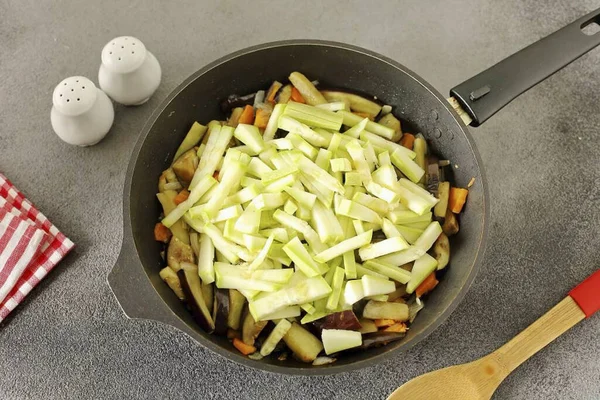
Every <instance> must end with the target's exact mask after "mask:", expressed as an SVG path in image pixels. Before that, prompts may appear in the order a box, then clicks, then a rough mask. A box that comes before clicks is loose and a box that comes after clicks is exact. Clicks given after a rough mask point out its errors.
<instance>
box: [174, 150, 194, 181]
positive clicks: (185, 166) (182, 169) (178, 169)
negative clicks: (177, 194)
mask: <svg viewBox="0 0 600 400" xmlns="http://www.w3.org/2000/svg"><path fill="white" fill-rule="evenodd" d="M197 167H198V156H197V155H196V151H195V150H194V149H190V150H188V151H186V152H185V153H183V154H182V155H181V156H180V157H179V158H178V159H177V160H175V162H174V163H173V166H172V168H173V172H174V173H175V175H177V178H179V181H180V182H181V183H183V184H184V185H186V186H187V185H189V183H190V182H191V181H192V178H194V172H195V171H196V168H197Z"/></svg>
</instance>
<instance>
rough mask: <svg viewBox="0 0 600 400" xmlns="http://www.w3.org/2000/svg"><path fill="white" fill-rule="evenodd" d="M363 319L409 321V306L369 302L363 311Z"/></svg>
mask: <svg viewBox="0 0 600 400" xmlns="http://www.w3.org/2000/svg"><path fill="white" fill-rule="evenodd" d="M363 318H368V319H393V320H394V321H408V306H407V305H406V304H403V303H388V302H383V301H376V300H369V302H368V303H367V305H366V306H365V309H364V310H363Z"/></svg>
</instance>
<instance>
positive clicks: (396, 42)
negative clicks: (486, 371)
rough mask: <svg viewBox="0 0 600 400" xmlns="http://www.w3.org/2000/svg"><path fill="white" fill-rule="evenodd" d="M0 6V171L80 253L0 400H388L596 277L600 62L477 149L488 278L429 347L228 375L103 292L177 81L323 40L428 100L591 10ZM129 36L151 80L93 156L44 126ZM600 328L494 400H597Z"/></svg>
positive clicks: (535, 95)
mask: <svg viewBox="0 0 600 400" xmlns="http://www.w3.org/2000/svg"><path fill="white" fill-rule="evenodd" d="M245 3H246V2H233V1H208V0H200V1H199V0H194V1H191V0H190V1H169V2H167V1H127V2H124V1H116V0H105V1H90V0H85V1H76V0H71V1H50V0H40V1H35V0H27V1H25V0H0V171H2V172H3V173H5V174H6V175H7V176H8V177H9V178H10V179H12V180H13V181H14V183H15V184H16V185H17V186H18V187H19V188H20V189H21V190H22V191H24V192H25V194H26V195H27V196H28V197H29V198H30V199H31V200H33V201H34V202H35V203H36V204H37V205H38V206H39V208H40V209H41V210H42V211H43V212H45V213H46V214H47V215H48V216H49V217H51V219H52V220H53V221H54V222H55V224H57V225H58V226H59V227H60V228H61V229H62V230H64V232H65V233H66V234H67V235H69V236H70V237H71V238H72V239H73V240H74V241H75V242H76V243H77V246H78V247H77V249H76V250H75V251H74V253H73V254H71V255H70V256H69V257H68V258H67V259H66V260H65V261H64V262H63V263H61V264H60V265H59V267H58V268H57V269H56V270H55V271H54V272H53V273H52V274H51V275H50V276H49V277H48V278H47V279H46V280H45V281H44V282H43V283H42V284H41V285H40V286H39V287H38V288H36V289H35V291H34V292H33V293H32V294H31V295H30V296H29V298H28V299H27V300H26V302H25V303H24V304H22V305H21V306H20V307H19V308H18V309H17V310H16V311H15V312H14V314H13V315H12V316H11V317H10V318H9V319H8V320H7V321H6V322H5V323H3V324H2V325H0V398H1V399H7V400H8V399H40V398H44V399H66V398H69V399H92V398H97V399H124V398H128V399H138V398H140V399H141V398H144V399H145V398H161V399H162V398H165V399H166V398H173V399H175V398H190V399H191V398H194V399H224V398H231V399H375V398H377V399H383V398H385V397H386V395H387V394H388V393H390V392H391V391H392V390H393V389H394V388H395V387H397V386H398V385H400V384H401V383H403V382H404V381H406V380H408V379H410V378H412V377H414V376H417V375H419V374H422V373H424V372H426V371H429V370H433V369H436V368H440V367H443V366H447V365H450V364H454V363H460V362H466V361H469V360H471V359H474V358H477V357H480V356H482V355H484V354H486V353H488V352H490V351H492V350H494V349H495V348H497V347H498V346H500V345H502V344H503V343H504V342H506V341H507V340H508V339H510V338H511V337H513V336H514V335H515V334H516V333H518V332H519V331H520V330H522V329H523V328H525V327H526V326H527V325H528V324H530V323H531V322H533V321H534V320H535V319H536V318H537V317H539V316H540V315H541V314H543V313H544V312H545V311H546V310H548V309H549V308H550V307H551V306H553V305H554V304H555V303H556V302H558V301H559V300H560V299H561V298H562V297H563V296H564V295H565V294H566V293H567V292H568V290H569V289H570V288H571V287H573V286H574V285H575V284H576V283H578V282H579V281H581V280H582V279H583V278H584V277H586V276H587V275H588V274H590V273H591V272H592V271H593V270H595V269H596V268H598V267H599V266H600V255H599V252H598V248H599V246H598V238H599V237H600V217H599V215H600V213H599V210H598V208H599V204H600V201H599V197H600V193H599V187H600V166H599V165H600V163H599V160H600V134H599V133H598V129H599V128H600V112H598V111H599V99H600V95H599V93H600V69H599V68H598V66H599V65H600V50H595V51H592V52H591V53H590V54H589V55H587V56H584V57H583V58H582V59H580V60H578V61H577V62H575V63H574V64H572V65H571V66H569V67H568V68H566V69H565V70H563V71H561V72H559V73H557V74H556V75H555V76H553V77H552V78H551V79H550V80H548V81H546V82H544V83H542V84H541V85H539V86H538V87H536V88H534V89H533V90H531V91H529V92H528V93H526V94H525V95H523V96H522V97H521V98H519V99H518V100H517V101H515V102H514V103H512V104H511V105H510V106H508V107H507V108H506V109H504V110H503V111H502V112H500V113H499V114H498V115H496V116H495V117H494V118H493V119H492V120H490V121H488V122H487V123H486V124H485V125H484V126H482V127H480V128H478V129H474V130H473V134H474V136H475V140H476V142H477V146H478V147H479V150H480V152H481V156H482V158H483V160H484V164H485V168H486V171H487V176H488V178H489V187H490V194H491V209H492V220H491V232H490V240H489V245H488V249H487V254H486V258H485V263H484V266H483V269H482V270H481V272H480V274H479V276H478V277H477V279H476V281H475V283H474V285H473V287H472V289H471V290H470V292H469V293H468V295H467V296H466V298H465V300H464V301H463V302H462V304H461V305H460V306H459V307H458V309H457V310H456V311H455V312H454V314H453V315H452V316H451V317H450V319H449V320H448V321H447V322H446V323H445V324H444V325H442V326H441V327H440V328H439V329H438V330H437V331H436V332H435V333H433V334H432V335H431V336H430V337H429V338H428V339H426V340H424V341H423V342H421V343H420V344H419V345H418V346H416V347H414V348H413V349H412V350H411V351H409V352H407V353H405V354H401V355H398V356H397V357H396V358H395V359H393V360H390V361H388V362H385V363H383V364H381V365H378V366H376V367H373V368H369V369H364V370H360V371H356V372H353V373H348V374H342V375H338V376H330V377H325V378H305V377H290V376H279V375H274V374H268V373H263V372H259V371H255V370H251V369H248V368H245V367H241V366H238V365H235V364H233V363H231V362H229V361H226V360H225V359H223V358H221V357H219V356H216V355H215V354H212V353H210V352H208V351H207V350H205V349H203V348H202V347H200V346H199V345H197V344H196V343H194V342H192V340H190V339H189V338H188V337H187V336H185V335H184V334H182V333H180V332H179V331H176V330H174V329H172V328H170V327H168V326H163V325H160V324H157V323H153V322H149V321H131V320H127V319H126V318H125V316H124V315H123V314H122V312H121V310H120V308H119V306H118V304H117V303H116V301H115V299H114V298H113V296H112V294H111V292H110V290H109V288H108V286H107V284H106V275H107V273H108V271H109V270H110V269H111V267H112V266H113V264H114V262H115V260H116V258H117V253H118V250H119V247H120V244H121V239H122V228H121V222H122V210H121V193H122V186H123V182H124V179H125V169H126V165H127V162H128V160H129V156H130V152H131V150H132V148H133V145H134V143H135V141H136V139H137V137H138V134H139V131H140V129H141V127H142V125H143V124H144V122H145V120H146V119H147V117H148V116H149V115H150V113H151V112H152V110H153V109H154V108H155V107H156V106H158V105H159V104H160V102H161V101H162V100H163V99H164V98H165V97H166V96H167V94H168V93H169V92H170V91H171V90H172V89H173V88H175V87H176V86H177V85H178V84H179V83H180V82H181V81H182V80H183V79H184V78H186V77H187V76H188V75H190V74H191V73H193V72H194V71H196V70H197V69H199V68H200V67H201V66H203V65H204V64H206V63H208V62H210V61H212V60H214V59H216V58H218V57H221V56H223V55H225V54H227V53H229V52H231V51H234V50H237V49H240V48H243V47H246V46H249V45H253V44H258V43H261V42H266V41H272V40H278V39H291V38H319V39H330V40H337V41H343V42H348V43H352V44H356V45H359V46H363V47H366V48H369V49H372V50H374V51H377V52H380V53H382V54H384V55H387V56H389V57H391V58H393V59H396V60H398V61H399V62H401V63H403V64H405V65H407V66H408V67H409V68H411V69H413V70H415V71H417V73H419V74H420V75H421V76H423V77H424V78H425V79H427V80H429V82H431V83H432V84H433V85H434V86H435V87H437V88H438V89H439V90H440V91H441V92H442V93H447V92H448V90H449V88H451V87H452V86H453V85H455V84H457V83H459V82H461V81H462V80H464V79H466V78H468V77H470V76H471V75H472V74H475V73H477V72H479V71H481V70H482V69H484V68H486V67H488V66H490V65H492V64H494V63H495V62H497V61H499V60H501V59H502V58H503V57H505V56H508V55H509V54H511V53H512V52H514V51H516V50H518V49H520V48H522V47H523V46H525V45H527V44H529V43H531V42H533V41H535V40H537V39H539V38H540V37H542V36H544V35H546V34H549V33H551V32H553V31H554V30H556V29H558V28H559V27H561V26H563V25H565V24H567V23H569V22H571V21H572V20H574V19H576V18H577V17H579V16H581V15H584V14H586V13H587V12H589V11H591V10H592V9H594V7H597V6H598V5H597V4H596V2H594V1H591V0H573V1H568V2H565V1H557V0H552V1H540V0H505V1H495V0H480V1H464V0H463V1H454V0H453V1H380V2H367V1H354V2H350V1H335V2H333V1H324V2H322V1H277V0H272V1H263V0H255V1H253V2H248V4H245ZM119 35H134V36H137V37H139V38H140V39H142V40H143V41H144V42H145V43H146V45H147V46H148V48H149V49H151V50H152V52H154V54H155V55H156V56H157V58H158V59H159V60H160V62H161V64H162V67H163V82H162V84H161V86H160V88H159V90H158V92H157V93H156V94H155V95H154V97H153V98H152V99H151V100H150V102H149V103H148V104H146V105H143V106H141V107H137V108H127V109H125V108H123V107H120V106H117V108H116V124H115V125H114V127H113V129H112V132H111V133H110V135H109V136H108V137H107V138H106V139H105V140H104V141H103V142H101V143H100V144H99V145H97V146H94V147H92V148H75V147H71V146H68V145H66V144H64V143H62V142H61V141H60V140H59V139H58V137H56V136H55V135H54V134H53V132H52V130H51V127H50V120H49V112H50V106H51V93H52V90H53V88H54V86H55V85H56V84H57V83H58V82H59V81H60V80H61V79H62V78H64V77H67V76H70V75H75V74H81V75H85V76H88V77H90V78H91V79H93V80H94V81H96V80H97V70H98V69H97V68H98V65H99V61H100V50H101V49H102V46H103V45H104V44H105V43H106V42H107V41H108V40H110V39H111V38H112V37H114V36H119ZM599 333H600V317H599V316H596V317H595V318H592V319H591V320H588V321H585V322H584V323H581V324H580V325H578V326H577V327H575V328H574V329H573V330H571V331H570V332H568V333H567V334H566V335H564V336H563V337H561V338H559V339H558V340H557V341H556V342H555V343H553V344H552V345H551V346H550V347H549V348H547V349H545V350H543V351H541V352H540V353H539V354H538V355H537V356H536V357H534V358H533V359H532V360H530V361H529V362H527V363H526V364H525V365H523V366H522V367H521V368H519V369H518V370H517V371H516V372H515V373H514V374H513V375H511V376H510V377H509V378H508V380H507V381H506V382H505V383H504V384H503V385H502V386H501V387H500V389H499V391H498V392H497V394H496V397H495V398H497V399H599V398H600V361H599V358H600V340H599V339H598V337H599Z"/></svg>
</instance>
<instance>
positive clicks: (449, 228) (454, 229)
mask: <svg viewBox="0 0 600 400" xmlns="http://www.w3.org/2000/svg"><path fill="white" fill-rule="evenodd" d="M458 230H459V227H458V219H457V218H456V215H454V213H453V212H452V211H450V209H448V210H446V217H445V218H444V225H442V231H443V232H444V233H445V234H446V235H447V236H452V235H456V234H457V233H458Z"/></svg>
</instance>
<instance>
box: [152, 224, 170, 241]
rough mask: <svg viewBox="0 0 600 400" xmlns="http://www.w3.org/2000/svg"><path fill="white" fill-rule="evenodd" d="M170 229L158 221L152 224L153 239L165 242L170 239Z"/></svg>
mask: <svg viewBox="0 0 600 400" xmlns="http://www.w3.org/2000/svg"><path fill="white" fill-rule="evenodd" d="M171 235H172V234H171V230H170V229H169V228H167V227H166V226H164V225H163V224H162V223H160V222H158V223H157V224H156V225H154V240H156V241H157V242H163V243H167V242H168V241H169V239H171Z"/></svg>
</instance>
